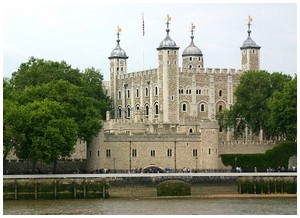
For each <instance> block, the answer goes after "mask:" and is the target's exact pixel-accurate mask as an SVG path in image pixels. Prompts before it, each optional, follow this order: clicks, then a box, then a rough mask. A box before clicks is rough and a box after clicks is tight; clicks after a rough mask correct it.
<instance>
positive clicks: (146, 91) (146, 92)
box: [145, 88, 149, 97]
mask: <svg viewBox="0 0 300 218" xmlns="http://www.w3.org/2000/svg"><path fill="white" fill-rule="evenodd" d="M148 92H149V91H148V88H146V90H145V95H146V97H147V96H148V95H149V93H148Z"/></svg>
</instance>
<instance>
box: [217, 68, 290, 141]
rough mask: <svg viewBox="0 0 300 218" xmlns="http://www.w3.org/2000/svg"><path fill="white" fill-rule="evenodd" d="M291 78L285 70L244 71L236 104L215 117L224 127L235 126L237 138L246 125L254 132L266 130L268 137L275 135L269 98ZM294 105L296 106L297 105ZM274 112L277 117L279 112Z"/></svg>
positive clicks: (238, 88) (278, 91) (280, 90)
mask: <svg viewBox="0 0 300 218" xmlns="http://www.w3.org/2000/svg"><path fill="white" fill-rule="evenodd" d="M289 81H291V77H290V76H288V75H284V74H282V73H273V74H270V73H268V72H266V71H248V72H245V74H243V75H242V76H241V78H240V83H239V85H238V86H237V88H236V90H235V92H234V95H235V98H236V102H235V104H234V105H233V106H232V107H231V108H230V109H229V110H223V111H221V112H219V113H218V114H217V116H216V118H217V120H218V122H219V124H220V126H221V127H223V128H224V129H227V128H233V129H234V132H235V137H236V138H238V137H240V136H241V135H242V132H243V131H244V128H245V126H246V125H247V126H248V127H249V128H251V130H252V132H253V133H255V134H258V133H259V132H260V130H261V129H263V130H264V132H265V134H266V135H267V136H274V134H275V132H274V131H273V127H274V125H276V124H277V123H276V124H275V123H273V124H271V123H270V122H269V120H270V114H271V108H270V103H269V101H270V99H271V98H272V96H273V93H281V92H282V91H283V90H284V87H285V84H287V83H288V82H289ZM283 103H286V102H283ZM285 106H287V105H285ZM291 107H294V104H293V105H292V106H291ZM294 109H295V108H293V109H291V110H290V112H292V113H294ZM273 114H274V116H275V117H276V116H277V115H278V114H277V113H276V111H274V113H273ZM292 116H295V114H293V115H292ZM284 119H285V118H284ZM273 120H274V121H278V120H276V119H273ZM277 133H278V132H277Z"/></svg>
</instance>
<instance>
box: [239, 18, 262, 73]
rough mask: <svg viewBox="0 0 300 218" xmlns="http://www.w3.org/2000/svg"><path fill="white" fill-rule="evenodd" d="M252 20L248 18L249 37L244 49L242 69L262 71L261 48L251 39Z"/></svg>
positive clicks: (242, 50)
mask: <svg viewBox="0 0 300 218" xmlns="http://www.w3.org/2000/svg"><path fill="white" fill-rule="evenodd" d="M251 22H252V18H251V17H250V16H249V17H248V37H247V39H246V40H245V41H244V43H243V45H242V47H240V49H241V52H242V60H241V68H242V70H260V46H258V45H257V44H256V43H255V42H254V41H253V40H252V39H251V37H250V33H251V30H250V26H251Z"/></svg>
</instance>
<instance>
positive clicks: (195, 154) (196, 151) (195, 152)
mask: <svg viewBox="0 0 300 218" xmlns="http://www.w3.org/2000/svg"><path fill="white" fill-rule="evenodd" d="M193 157H198V149H193Z"/></svg>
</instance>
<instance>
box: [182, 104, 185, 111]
mask: <svg viewBox="0 0 300 218" xmlns="http://www.w3.org/2000/svg"><path fill="white" fill-rule="evenodd" d="M182 112H186V103H183V104H182Z"/></svg>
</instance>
